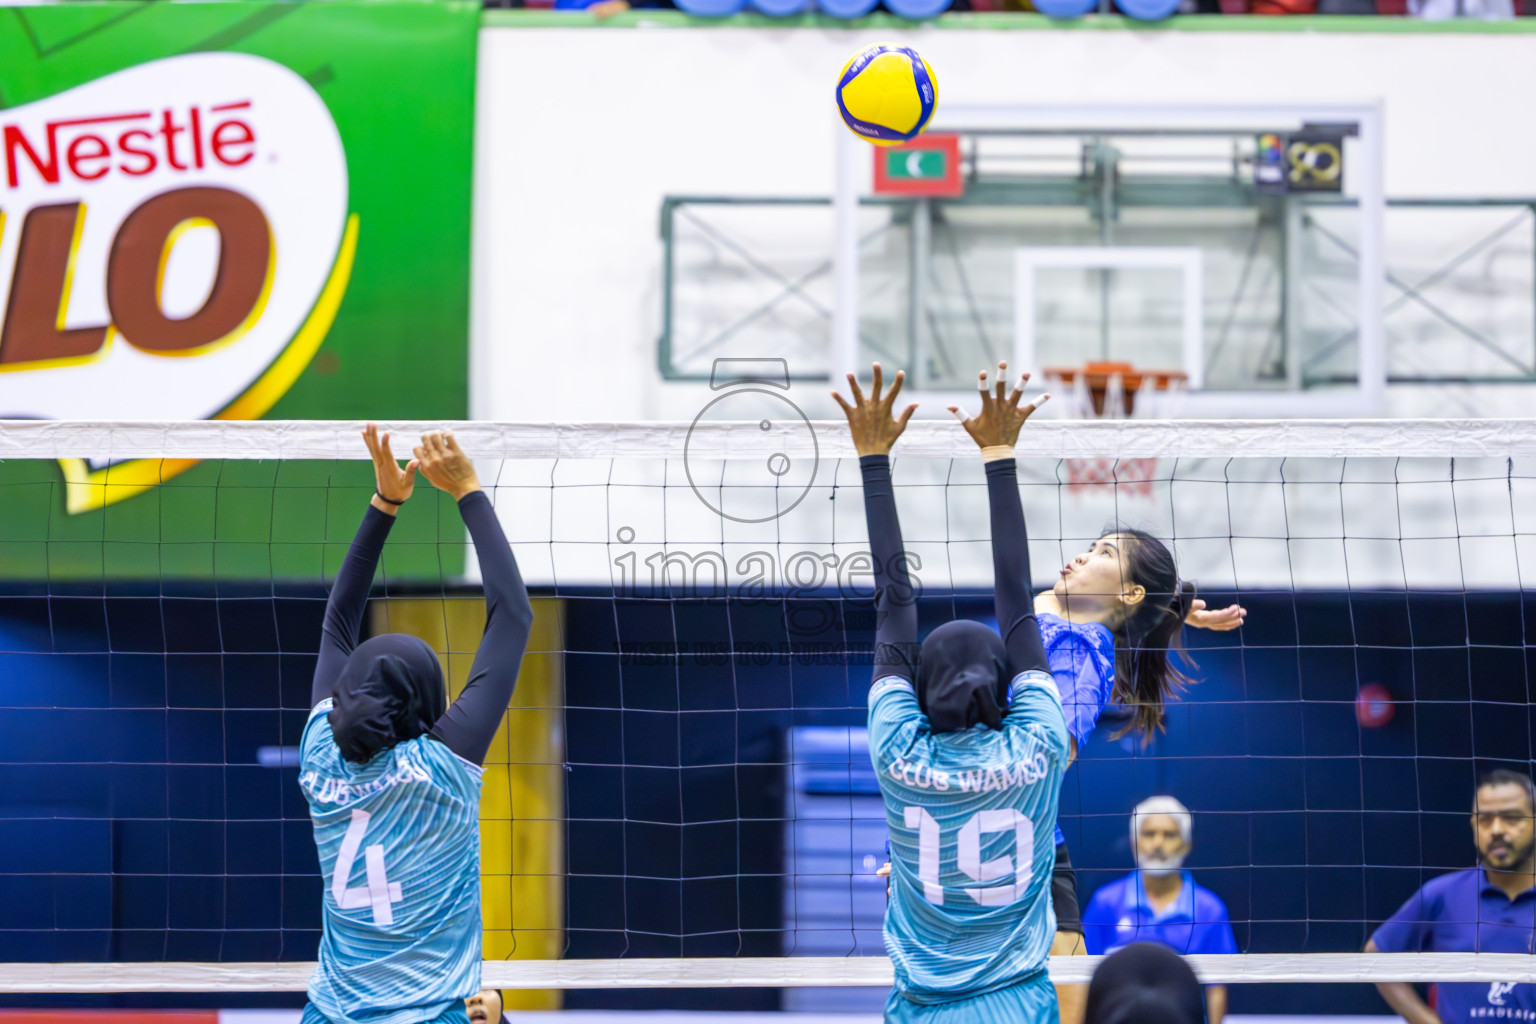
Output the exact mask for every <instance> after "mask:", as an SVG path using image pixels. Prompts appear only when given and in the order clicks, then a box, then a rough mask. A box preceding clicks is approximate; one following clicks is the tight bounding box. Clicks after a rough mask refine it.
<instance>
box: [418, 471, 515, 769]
mask: <svg viewBox="0 0 1536 1024" xmlns="http://www.w3.org/2000/svg"><path fill="white" fill-rule="evenodd" d="M459 514H460V515H461V516H463V517H464V525H466V526H468V527H469V536H470V538H471V539H472V540H474V542H475V556H476V557H477V558H478V559H479V560H480V577H481V579H482V580H483V581H484V583H485V633H484V635H483V636H481V638H480V649H479V650H478V651H476V652H475V663H474V665H472V666H471V667H470V670H469V682H468V683H466V684H465V686H464V692H463V693H461V694H459V699H458V700H456V701H454V702H453V704H452V706H450V707H449V708H448V710H447V711H445V712H444V713H443V717H441V718H439V719H438V720H437V724H436V725H434V726H432V735H433V736H435V737H436V738H437V739H439V740H442V741H443V742H444V743H446V744H448V748H449V749H450V750H452V751H453V752H454V753H455V754H458V755H459V756H460V757H462V758H464V760H466V761H473V762H474V763H475V764H482V763H484V761H485V752H486V751H487V750H490V749H491V740H492V739H493V738H494V737H495V735H496V730H497V728H499V727H500V726H501V716H502V715H503V714H504V713H505V712H506V710H507V705H508V703H510V702H511V700H512V689H513V687H515V686H516V685H517V671H518V668H519V666H521V665H522V662H523V651H524V649H526V648H527V646H528V632H529V630H530V629H532V627H533V605H531V604H530V603H529V602H528V588H527V587H525V586H524V585H523V577H522V576H521V575H520V574H519V573H518V571H517V559H515V558H513V557H512V548H511V547H509V546H508V544H507V536H506V534H504V533H502V532H501V523H499V522H498V521H497V520H496V509H495V508H493V507H492V505H491V499H489V498H487V497H486V496H485V492H484V491H471V492H470V493H469V494H466V495H465V496H464V497H463V499H461V500H460V501H459Z"/></svg>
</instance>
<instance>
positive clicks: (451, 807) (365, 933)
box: [299, 700, 481, 1024]
mask: <svg viewBox="0 0 1536 1024" xmlns="http://www.w3.org/2000/svg"><path fill="white" fill-rule="evenodd" d="M330 710H331V701H329V700H326V701H321V702H320V703H319V704H318V705H316V706H315V709H314V711H312V712H311V713H310V716H309V723H308V724H307V725H306V726H305V728H304V738H303V739H302V740H301V741H300V745H299V786H300V787H301V788H302V789H303V790H304V796H305V798H306V799H307V800H308V801H309V814H310V819H311V820H312V821H313V822H314V826H315V847H316V849H317V850H318V852H319V854H320V874H321V878H322V879H323V880H324V882H325V896H324V906H325V913H324V920H325V933H324V935H323V936H322V938H321V940H320V965H319V967H318V968H317V969H316V971H315V976H314V978H313V979H312V980H311V981H310V983H309V999H310V1002H311V1003H313V1004H314V1007H315V1009H317V1010H319V1011H320V1013H322V1014H324V1015H325V1016H326V1017H327V1018H329V1019H330V1020H331V1021H334V1022H336V1024H417V1022H421V1021H433V1020H435V1019H437V1018H438V1017H440V1016H442V1015H444V1014H445V1013H449V1012H450V1011H454V1010H457V1014H456V1016H457V1018H458V1019H460V1020H462V1019H463V1015H464V1006H463V1002H462V1000H463V999H464V998H465V997H467V996H470V995H473V994H474V993H476V992H478V991H480V928H481V924H480V774H481V769H480V766H479V765H475V764H471V763H470V762H468V761H465V760H463V759H462V758H460V757H459V756H458V755H457V754H455V753H454V752H453V751H451V750H449V749H448V747H447V746H446V745H444V744H442V743H440V742H438V741H437V740H435V739H432V738H431V737H429V736H419V737H417V738H416V739H414V740H408V741H406V742H404V743H400V744H398V745H396V746H395V747H392V748H391V749H389V750H384V751H380V752H379V753H378V754H375V755H374V757H373V759H372V760H370V761H369V762H368V763H367V764H363V765H358V764H353V763H351V762H349V761H347V760H345V759H344V758H343V757H342V756H341V751H340V750H338V749H337V747H336V741H335V739H333V738H332V736H331V723H330V720H329V718H328V717H327V714H328V713H329V712H330Z"/></svg>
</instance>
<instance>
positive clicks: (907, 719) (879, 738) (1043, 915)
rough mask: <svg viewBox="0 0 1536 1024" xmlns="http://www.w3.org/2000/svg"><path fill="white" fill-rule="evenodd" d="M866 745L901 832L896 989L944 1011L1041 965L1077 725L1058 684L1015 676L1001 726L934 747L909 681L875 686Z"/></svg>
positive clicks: (891, 921) (940, 739) (894, 846)
mask: <svg viewBox="0 0 1536 1024" xmlns="http://www.w3.org/2000/svg"><path fill="white" fill-rule="evenodd" d="M869 748H870V757H871V759H872V760H873V762H874V766H875V773H876V775H877V776H878V777H879V780H880V791H881V793H882V794H883V795H884V796H885V815H886V820H887V823H888V825H889V826H890V830H891V900H890V906H889V907H888V908H887V909H886V914H885V948H886V951H887V952H888V953H889V954H890V957H891V962H892V963H893V964H894V965H895V968H896V991H897V992H898V993H900V994H901V995H902V996H903V997H905V998H906V999H907V1000H908V1001H909V1002H913V1003H919V1004H929V1003H940V1002H946V1001H950V1000H955V999H963V998H969V997H972V996H976V995H979V994H982V993H985V992H991V991H995V990H997V989H1001V988H1006V987H1008V986H1010V985H1015V984H1018V983H1019V982H1021V981H1024V980H1026V979H1027V978H1029V976H1030V975H1032V974H1034V973H1035V972H1038V971H1040V970H1041V969H1042V968H1044V966H1045V962H1046V957H1047V956H1048V954H1049V953H1050V949H1051V940H1052V938H1054V937H1055V934H1056V915H1055V912H1054V911H1053V910H1052V909H1051V871H1052V869H1053V868H1054V867H1055V865H1056V843H1055V829H1056V806H1057V799H1058V795H1059V789H1060V787H1061V776H1062V772H1063V771H1065V769H1066V765H1067V724H1066V719H1065V717H1064V716H1063V714H1062V710H1061V696H1060V694H1059V693H1058V692H1057V689H1056V684H1055V682H1054V681H1053V680H1052V679H1051V677H1050V675H1048V674H1047V673H1044V672H1025V673H1021V674H1020V675H1019V676H1018V677H1016V678H1015V679H1014V681H1013V703H1012V704H1011V705H1010V707H1009V710H1008V714H1007V716H1006V717H1004V719H1003V727H1002V728H1001V729H989V728H987V727H986V726H984V725H978V726H975V727H973V728H970V729H967V730H965V731H964V732H951V733H944V734H941V735H937V736H936V735H934V734H933V733H932V732H930V731H929V726H928V719H927V717H926V716H924V715H923V713H922V711H921V710H920V709H919V708H918V704H917V697H916V695H915V694H914V693H913V691H912V684H911V683H910V682H909V681H908V680H906V679H902V678H900V677H897V676H888V677H886V678H884V679H880V680H877V681H876V682H875V685H874V686H872V687H871V688H870V691H869ZM1052 1002H1054V1000H1053V1001H1052Z"/></svg>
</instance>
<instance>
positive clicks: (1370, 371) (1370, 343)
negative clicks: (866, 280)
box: [831, 101, 1386, 419]
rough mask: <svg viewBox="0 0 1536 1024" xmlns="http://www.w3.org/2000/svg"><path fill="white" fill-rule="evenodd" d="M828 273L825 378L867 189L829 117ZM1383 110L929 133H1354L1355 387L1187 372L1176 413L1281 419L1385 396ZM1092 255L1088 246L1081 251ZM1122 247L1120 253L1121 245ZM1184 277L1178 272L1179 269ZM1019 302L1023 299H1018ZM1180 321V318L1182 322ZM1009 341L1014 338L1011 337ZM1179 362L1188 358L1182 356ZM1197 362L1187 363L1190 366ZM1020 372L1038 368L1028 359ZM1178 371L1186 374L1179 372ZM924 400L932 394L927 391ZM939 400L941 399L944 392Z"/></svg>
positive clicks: (845, 316) (854, 285)
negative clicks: (1233, 382)
mask: <svg viewBox="0 0 1536 1024" xmlns="http://www.w3.org/2000/svg"><path fill="white" fill-rule="evenodd" d="M834 122H835V127H834V130H835V131H836V133H837V135H836V138H837V142H836V143H835V155H834V172H833V174H834V181H833V192H832V207H833V256H832V273H833V285H834V295H835V306H834V309H833V315H832V353H831V355H832V359H831V364H832V367H833V373H832V377H833V379H834V380H835V379H837V378H838V377H840V376H841V374H842V373H843V372H846V370H848V369H853V368H855V367H857V366H858V364H859V362H860V357H859V224H858V217H859V199H860V197H861V196H862V195H863V194H864V193H865V192H866V191H867V189H868V182H869V173H870V146H869V144H868V143H866V142H864V141H862V140H860V139H858V138H856V137H854V135H853V134H852V133H851V132H849V131H848V129H847V128H846V127H844V126H843V124H842V123H841V121H839V120H837V119H836V118H834ZM1382 122H1383V112H1382V106H1381V103H1380V102H1379V101H1364V102H1351V103H1249V104H1210V103H1190V104H1165V105H1156V106H1137V105H1126V104H1108V103H1060V104H1038V105H1034V104H1031V105H998V106H992V105H949V106H944V105H941V106H940V107H939V111H938V113H937V114H936V115H935V118H934V123H933V125H932V128H933V130H936V131H954V132H966V131H973V132H974V131H991V132H997V131H1008V130H1026V131H1050V130H1056V131H1060V132H1084V133H1088V132H1102V133H1105V134H1113V133H1114V132H1116V131H1120V132H1126V131H1147V130H1169V131H1178V130H1179V129H1186V130H1201V131H1209V130H1227V131H1232V132H1249V131H1251V132H1253V133H1255V134H1258V133H1260V132H1265V131H1290V130H1297V129H1300V128H1301V127H1303V126H1304V125H1309V124H1326V125H1329V126H1334V127H1340V128H1344V129H1346V130H1353V132H1354V134H1355V139H1354V145H1353V146H1352V147H1351V150H1350V162H1349V168H1348V182H1347V187H1348V188H1349V191H1350V192H1351V194H1352V196H1353V198H1354V199H1355V201H1356V203H1357V204H1358V208H1359V213H1360V218H1359V228H1360V237H1359V261H1358V268H1359V281H1358V289H1357V293H1356V294H1357V303H1358V308H1357V310H1356V316H1357V323H1358V325H1359V332H1358V338H1359V342H1358V346H1357V349H1356V357H1357V358H1356V370H1357V375H1358V381H1359V382H1358V384H1357V385H1356V386H1354V387H1340V388H1326V389H1325V388H1318V389H1314V390H1307V391H1296V390H1286V391H1263V390H1252V391H1225V392H1223V391H1207V390H1204V389H1203V388H1201V387H1199V386H1198V385H1196V383H1195V380H1196V378H1195V377H1194V375H1193V374H1192V375H1191V381H1190V389H1189V390H1188V391H1187V392H1185V393H1183V394H1182V395H1180V397H1179V402H1178V408H1177V413H1178V415H1180V416H1186V417H1195V418H1223V417H1227V418H1241V419H1248V418H1254V419H1262V418H1276V417H1280V418H1290V417H1358V416H1377V415H1381V413H1382V412H1383V404H1384V400H1385V397H1386V350H1385V337H1384V335H1383V332H1382V322H1381V308H1382V296H1383V294H1384V292H1385V285H1386V267H1385V263H1384V257H1383V214H1384V210H1385V193H1384V183H1383V165H1382V153H1383V146H1382ZM1090 251H1092V250H1090ZM1120 251H1126V250H1120ZM1186 276H1187V275H1186ZM1021 305H1022V303H1021ZM1186 326H1187V322H1186ZM1015 340H1016V343H1017V341H1018V339H1017V337H1016V339H1015ZM1186 360H1187V362H1188V355H1187V352H1186ZM1203 362H1204V360H1203V358H1202V359H1198V360H1193V361H1192V362H1191V363H1190V365H1192V366H1195V367H1199V366H1201V365H1202V364H1203ZM1022 368H1023V369H1028V370H1031V371H1038V370H1039V369H1040V367H1038V366H1035V365H1033V364H1032V363H1030V362H1029V361H1028V360H1025V361H1024V365H1023V367H1022ZM1186 372H1190V371H1189V369H1188V368H1187V369H1186ZM929 397H934V395H933V393H930V395H929ZM945 397H948V396H945Z"/></svg>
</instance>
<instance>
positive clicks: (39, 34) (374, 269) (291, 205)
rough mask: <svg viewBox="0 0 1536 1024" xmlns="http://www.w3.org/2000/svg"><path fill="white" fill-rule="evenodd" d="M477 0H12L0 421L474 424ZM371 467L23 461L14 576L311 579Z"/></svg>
mask: <svg viewBox="0 0 1536 1024" xmlns="http://www.w3.org/2000/svg"><path fill="white" fill-rule="evenodd" d="M478 12H479V5H478V4H476V3H473V2H456V0H436V2H429V0H422V2H391V0H369V2H348V0H324V2H315V3H304V2H297V3H292V2H284V3H261V2H250V0H247V2H242V3H210V4H197V3H175V4H170V3H155V2H147V3H117V2H108V3H91V2H76V3H70V4H67V5H66V4H60V5H57V6H18V7H0V418H26V419H92V420H118V419H122V420H135V419H137V420H146V419H148V420H202V419H219V418H222V419H256V418H262V417H276V418H285V419H287V418H324V419H332V418H369V417H377V418H391V419H395V418H404V419H439V418H442V419H448V418H462V417H463V416H465V415H466V413H467V372H468V365H467V364H468V335H467V332H468V306H469V223H470V174H471V166H472V138H473V123H474V80H475V41H476V30H477V27H478ZM369 479H370V478H369V477H368V472H367V468H366V466H365V465H362V464H352V465H348V464H334V465H326V466H314V465H308V466H285V467H273V466H270V465H268V466H264V467H263V466H252V465H250V464H244V465H242V464H239V463H235V462H227V463H221V464H196V463H188V462H132V461H130V462H111V461H107V460H98V461H87V460H84V459H81V460H72V461H69V462H66V463H64V464H63V465H58V464H53V463H36V462H33V463H15V462H13V463H8V464H6V465H4V466H0V506H3V507H4V509H5V515H4V517H3V518H4V519H5V521H6V532H7V533H8V534H10V536H8V537H7V538H6V540H7V541H8V542H10V543H7V544H5V545H0V549H3V550H0V576H4V577H10V578H16V577H30V576H34V575H38V574H46V575H49V576H52V577H58V576H59V575H61V573H62V574H63V575H66V576H75V577H79V576H82V575H84V576H98V575H102V574H105V575H108V576H140V575H150V576H159V575H167V574H170V575H204V574H217V575H220V576H230V575H235V576H241V575H255V576H260V577H268V576H273V575H289V574H293V575H308V574H310V573H311V572H313V571H315V569H316V563H315V560H314V559H315V551H314V550H310V549H309V548H307V547H306V545H307V544H308V543H311V542H321V541H325V540H327V539H329V540H337V539H343V538H344V536H345V535H346V534H347V533H348V532H350V530H351V528H352V527H353V526H354V525H355V518H356V517H355V516H354V515H345V514H342V512H343V508H350V507H351V506H352V505H353V504H356V503H357V500H356V499H357V494H358V489H359V488H361V493H362V495H363V498H364V500H366V495H367V487H368V481H369ZM252 488H256V489H258V490H260V489H263V488H265V489H267V490H266V492H265V493H256V492H253V490H252ZM231 491H233V492H237V493H238V494H239V503H238V507H234V505H235V503H233V502H231V500H230V495H229V494H227V493H226V492H231ZM428 500H431V499H428ZM333 504H336V506H337V507H336V508H335V509H334V512H333V514H327V513H328V512H332V509H331V506H332V505H333ZM262 509H265V512H262V511H260V510H262ZM279 510H281V511H280V512H279ZM279 514H282V515H284V516H285V517H287V518H288V519H290V520H291V521H290V522H276V521H274V516H276V515H279ZM435 519H436V517H435V516H431V515H418V516H408V517H403V518H402V522H401V523H400V531H399V532H400V535H402V536H404V537H406V538H409V537H410V536H411V535H412V534H413V533H415V532H417V531H421V532H420V534H419V537H418V539H425V538H426V537H428V536H433V535H434V534H435V530H436V524H435V522H434V520H435ZM413 520H415V521H416V525H415V526H414V527H413V526H412V521H413ZM18 534H19V536H18ZM279 537H281V538H283V540H284V541H285V542H291V544H271V543H268V544H267V550H266V551H262V552H260V553H258V552H255V551H249V552H248V553H247V554H246V555H245V556H236V555H235V554H234V552H237V551H238V550H239V549H240V546H241V545H243V544H246V543H249V542H255V541H272V540H274V539H275V538H279ZM45 539H46V540H47V541H49V542H50V548H51V550H50V551H48V552H47V553H46V554H47V557H46V558H44V552H43V551H42V549H41V547H39V546H36V545H34V544H31V543H29V541H42V540H45ZM114 540H116V541H121V542H122V543H123V544H133V543H137V544H138V545H139V547H140V548H141V549H145V550H141V551H140V552H139V553H138V555H136V556H130V555H128V554H127V553H126V549H125V550H124V551H115V552H114V551H109V550H108V549H107V548H105V547H102V548H96V547H93V546H92V543H93V542H99V543H102V544H110V543H111V542H112V541H114ZM146 541H154V542H155V544H152V545H146V544H145V542H146ZM182 541H185V542H186V543H189V544H193V545H197V544H202V545H204V546H205V547H206V545H207V544H214V543H217V542H228V543H229V544H230V545H232V546H226V547H224V548H223V549H222V550H221V551H220V553H219V555H218V557H214V556H213V552H212V551H211V550H206V551H205V550H203V549H202V548H199V549H197V550H192V549H188V550H186V551H183V552H182V553H181V554H180V555H177V554H176V553H175V552H174V551H172V553H171V556H170V558H169V561H168V560H167V557H166V554H167V550H168V549H174V548H176V546H177V543H178V542H182ZM81 544H83V545H85V547H84V548H80V547H79V545H81ZM400 547H401V548H402V552H403V553H404V554H405V555H407V556H408V555H409V552H410V550H411V548H412V547H414V546H412V545H401V546H400ZM149 549H155V555H154V558H153V559H150V558H149V557H148V550H149ZM279 549H281V550H282V551H284V552H287V553H288V554H287V555H284V554H280V553H279ZM70 552H76V554H70ZM269 553H270V560H269ZM285 557H286V558H287V559H288V561H286V562H285V561H284V560H283V559H284V558H285ZM61 559H62V561H61ZM398 561H400V560H399V559H397V562H398ZM408 561H409V559H408V558H407V559H406V561H405V562H401V564H400V565H398V566H397V571H408V570H409V568H410V567H409V565H408V564H407V563H408ZM422 561H423V565H422V567H421V571H430V572H432V573H436V572H438V571H440V569H441V564H440V562H439V560H438V555H437V553H436V552H435V551H430V549H426V550H425V551H424V554H423V558H422Z"/></svg>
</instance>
